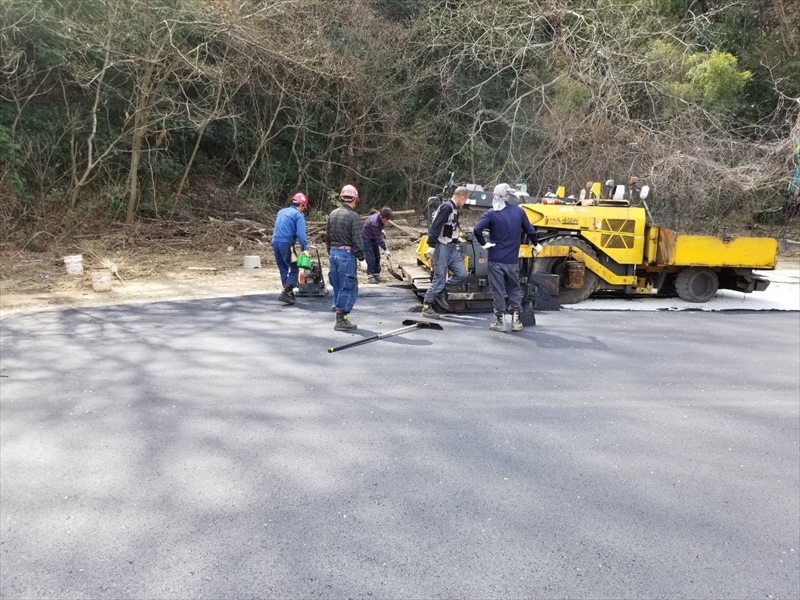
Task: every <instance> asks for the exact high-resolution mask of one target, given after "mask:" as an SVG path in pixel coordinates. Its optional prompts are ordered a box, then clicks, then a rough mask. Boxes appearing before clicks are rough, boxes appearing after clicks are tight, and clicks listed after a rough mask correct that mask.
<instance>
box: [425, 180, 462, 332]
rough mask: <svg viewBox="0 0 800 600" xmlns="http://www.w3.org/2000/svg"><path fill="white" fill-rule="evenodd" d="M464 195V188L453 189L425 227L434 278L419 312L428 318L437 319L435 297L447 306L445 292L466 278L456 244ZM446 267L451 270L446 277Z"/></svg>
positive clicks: (442, 304)
mask: <svg viewBox="0 0 800 600" xmlns="http://www.w3.org/2000/svg"><path fill="white" fill-rule="evenodd" d="M467 198H469V190H468V189H467V188H465V187H459V188H456V191H455V192H453V197H452V198H451V199H450V200H447V201H446V202H443V203H442V204H441V205H440V206H439V208H438V209H437V211H436V214H434V216H433V223H431V226H430V227H429V228H428V249H427V250H426V251H425V255H426V256H428V257H431V256H432V257H433V265H432V266H433V281H431V285H430V287H429V288H428V289H427V291H426V292H425V297H424V298H423V300H422V315H423V316H425V317H428V318H431V319H437V318H439V315H438V314H437V313H436V311H435V310H434V309H433V302H434V300H436V302H437V303H438V304H439V305H440V306H441V307H442V308H448V304H447V292H448V291H452V290H453V289H454V288H456V287H457V286H458V285H460V284H461V282H462V281H464V280H465V279H466V278H467V269H466V267H465V266H464V258H463V257H462V256H461V246H460V245H459V243H458V236H459V234H460V233H461V229H460V228H459V226H458V210H459V209H460V208H461V207H462V206H464V204H465V203H466V201H467ZM448 270H449V271H452V273H453V275H452V276H451V277H450V278H449V279H448V278H447V272H448Z"/></svg>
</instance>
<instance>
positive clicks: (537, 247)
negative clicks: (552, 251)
mask: <svg viewBox="0 0 800 600" xmlns="http://www.w3.org/2000/svg"><path fill="white" fill-rule="evenodd" d="M541 251H542V245H541V244H536V245H535V246H534V247H533V255H534V256H536V255H537V254H539V252H541Z"/></svg>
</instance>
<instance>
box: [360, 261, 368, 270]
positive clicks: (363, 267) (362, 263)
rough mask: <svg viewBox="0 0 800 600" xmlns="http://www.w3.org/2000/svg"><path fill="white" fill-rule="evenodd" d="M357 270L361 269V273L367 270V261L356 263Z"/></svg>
mask: <svg viewBox="0 0 800 600" xmlns="http://www.w3.org/2000/svg"><path fill="white" fill-rule="evenodd" d="M358 268H359V269H361V270H362V271H366V270H367V261H365V260H360V261H358Z"/></svg>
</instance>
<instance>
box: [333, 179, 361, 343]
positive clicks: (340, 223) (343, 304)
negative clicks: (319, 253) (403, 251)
mask: <svg viewBox="0 0 800 600" xmlns="http://www.w3.org/2000/svg"><path fill="white" fill-rule="evenodd" d="M339 200H340V201H341V203H342V205H341V206H340V207H339V208H337V209H335V210H334V211H333V212H332V213H331V214H330V216H329V217H328V230H327V235H326V236H325V242H326V245H327V246H328V268H329V269H330V271H329V273H328V279H329V280H330V282H331V287H332V288H333V311H334V312H335V313H336V321H335V323H334V325H333V328H334V329H335V330H336V331H351V330H353V329H358V327H357V326H356V324H355V323H353V322H352V321H351V320H350V318H349V314H350V311H351V310H353V305H354V304H355V303H356V299H357V298H358V273H357V269H359V268H360V269H361V270H362V271H366V270H367V261H366V255H365V254H364V239H363V237H362V235H361V217H359V216H358V213H357V212H356V210H355V209H356V204H358V190H357V189H356V188H355V187H354V186H352V185H346V186H344V187H343V188H342V190H341V191H340V192H339Z"/></svg>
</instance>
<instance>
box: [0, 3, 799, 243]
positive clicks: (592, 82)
mask: <svg viewBox="0 0 800 600" xmlns="http://www.w3.org/2000/svg"><path fill="white" fill-rule="evenodd" d="M0 59H1V62H0V69H1V72H0V96H2V100H0V195H2V202H0V233H3V234H4V235H12V234H14V233H17V232H27V233H31V232H37V231H48V232H50V233H52V234H53V235H64V234H68V233H69V232H71V231H75V230H83V231H92V230H99V229H102V228H103V227H106V226H107V225H108V224H110V223H112V222H125V223H129V224H130V223H135V222H138V221H140V220H142V219H159V220H161V219H163V220H173V221H175V220H178V221H181V220H193V219H204V218H206V217H207V216H217V217H219V216H225V215H230V214H233V213H236V214H240V215H249V216H251V217H254V218H258V216H259V215H266V214H271V213H272V212H274V211H275V210H276V209H277V208H278V207H280V206H283V205H285V204H286V200H287V199H288V197H289V196H290V195H291V194H292V193H294V192H295V191H304V192H306V193H307V194H308V195H309V197H310V200H311V218H312V219H314V218H319V217H321V216H322V215H323V214H324V213H327V212H329V211H330V210H331V209H332V208H333V206H334V203H335V202H334V198H335V194H336V191H337V190H338V189H339V188H340V187H341V186H342V185H344V184H346V183H352V184H354V185H356V186H357V187H358V189H359V191H360V193H361V197H362V204H361V205H360V208H362V209H365V210H366V209H367V208H369V207H379V206H382V205H385V204H388V205H391V206H393V207H395V208H403V207H409V206H411V207H415V206H417V205H418V204H419V203H420V202H421V201H422V200H424V199H425V198H427V197H428V196H429V195H431V194H432V193H435V192H437V191H439V190H441V187H442V185H443V183H444V182H445V181H446V178H447V175H448V174H449V172H450V171H455V173H456V179H457V181H463V182H467V181H469V182H476V183H479V184H482V185H483V186H484V187H489V186H492V185H494V184H495V183H497V182H499V181H508V182H511V183H517V182H527V183H528V188H529V191H530V192H537V191H539V192H544V191H545V189H546V188H547V187H549V186H552V187H555V186H557V185H565V186H566V187H567V191H568V193H569V192H572V193H575V194H577V193H578V191H579V190H580V188H581V187H583V185H584V184H585V182H586V181H595V180H604V179H608V178H615V179H617V180H618V181H620V180H624V179H626V178H627V177H628V176H630V175H636V176H638V177H640V179H641V180H642V181H643V182H646V183H648V184H649V185H650V186H651V187H652V190H653V195H652V199H651V200H650V208H651V210H652V212H653V213H654V216H655V217H656V220H657V221H658V222H659V223H660V224H662V225H666V226H670V227H672V228H674V229H677V230H679V231H683V232H710V233H717V232H719V231H721V230H723V229H727V228H728V227H741V226H746V225H747V224H750V223H754V222H762V223H775V224H781V223H785V222H786V215H787V211H786V209H787V207H788V206H789V200H790V199H789V197H788V196H787V194H786V191H787V189H788V187H789V185H790V180H791V177H792V173H793V171H794V169H795V164H794V157H793V151H794V148H795V145H796V143H797V140H798V139H800V116H799V115H800V101H798V99H800V2H798V0H763V1H756V0H738V1H718V0H626V1H620V0H546V1H545V0H542V1H537V0H260V1H248V0H238V1H233V0H0Z"/></svg>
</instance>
